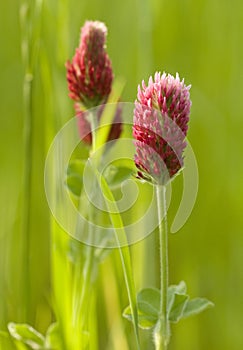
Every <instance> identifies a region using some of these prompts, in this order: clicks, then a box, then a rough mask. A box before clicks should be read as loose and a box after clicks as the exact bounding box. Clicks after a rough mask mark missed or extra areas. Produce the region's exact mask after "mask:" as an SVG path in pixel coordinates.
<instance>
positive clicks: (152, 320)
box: [123, 306, 158, 329]
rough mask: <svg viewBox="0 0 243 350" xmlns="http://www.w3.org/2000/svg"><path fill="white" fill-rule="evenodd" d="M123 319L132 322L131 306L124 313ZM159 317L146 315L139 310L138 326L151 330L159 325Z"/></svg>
mask: <svg viewBox="0 0 243 350" xmlns="http://www.w3.org/2000/svg"><path fill="white" fill-rule="evenodd" d="M123 317H125V318H126V319H127V320H129V321H131V322H132V313H131V308H130V306H128V307H126V308H125V310H124V311H123ZM157 320H158V316H156V317H155V316H152V315H148V314H144V313H143V312H142V311H141V310H139V309H138V326H139V328H141V329H151V328H152V327H154V326H155V325H156V323H157Z"/></svg>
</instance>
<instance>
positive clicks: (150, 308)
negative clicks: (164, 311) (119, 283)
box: [137, 288, 160, 316]
mask: <svg viewBox="0 0 243 350" xmlns="http://www.w3.org/2000/svg"><path fill="white" fill-rule="evenodd" d="M137 301H138V309H139V310H140V311H141V312H143V313H145V314H147V315H151V316H158V312H159V307H160V291H159V290H158V289H156V288H144V289H142V290H141V291H140V292H139V293H138V295H137Z"/></svg>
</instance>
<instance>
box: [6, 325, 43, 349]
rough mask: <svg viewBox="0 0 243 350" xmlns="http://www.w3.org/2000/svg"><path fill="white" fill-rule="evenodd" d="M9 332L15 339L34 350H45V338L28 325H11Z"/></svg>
mask: <svg viewBox="0 0 243 350" xmlns="http://www.w3.org/2000/svg"><path fill="white" fill-rule="evenodd" d="M8 330H9V333H10V335H11V336H12V338H13V339H15V340H17V341H19V342H21V343H22V344H25V345H28V346H29V347H30V348H31V349H33V350H38V349H43V348H44V342H45V338H44V336H43V335H42V334H40V333H39V332H37V331H36V330H35V329H34V328H32V327H31V326H30V325H28V324H17V323H9V324H8Z"/></svg>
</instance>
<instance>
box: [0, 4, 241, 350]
mask: <svg viewBox="0 0 243 350" xmlns="http://www.w3.org/2000/svg"><path fill="white" fill-rule="evenodd" d="M32 6H33V2H32ZM19 7H20V3H19V1H16V0H11V1H9V2H4V1H2V2H1V3H0V23H1V30H0V39H1V55H0V67H1V68H0V69H1V75H0V77H1V79H0V92H1V104H0V115H1V122H2V124H1V129H0V132H1V138H0V146H1V147H0V150H1V152H0V154H1V173H0V193H1V210H0V222H1V232H0V300H1V301H0V328H1V329H4V328H5V327H6V324H7V322H8V321H15V322H17V321H24V320H23V318H22V315H21V305H20V293H21V291H22V290H23V288H24V285H23V280H22V273H23V271H22V269H21V263H20V262H21V261H22V258H23V257H22V256H21V252H22V244H23V243H24V242H23V237H22V236H21V219H22V218H21V208H20V205H21V201H20V197H21V194H22V184H23V179H22V174H23V168H24V164H23V159H24V158H23V157H24V148H23V138H22V135H23V127H24V125H23V123H24V117H23V92H22V85H23V78H24V66H23V64H22V61H21V36H20V22H19ZM85 19H99V20H102V21H105V23H106V24H107V26H108V30H109V35H108V52H109V54H110V57H111V58H112V62H113V68H114V71H115V73H116V75H117V76H121V77H123V78H124V79H125V80H126V86H125V90H124V94H123V100H124V101H129V102H130V101H133V100H134V99H135V97H136V89H137V84H138V83H139V82H140V81H141V80H142V79H145V80H147V79H148V77H149V75H150V74H152V73H154V72H155V71H156V70H162V71H163V70H166V71H169V72H171V73H172V74H174V73H175V72H176V71H178V72H179V73H180V75H181V76H182V77H185V80H186V83H187V84H189V83H191V84H192V89H191V96H192V101H193V106H192V115H191V122H190V132H189V138H190V141H191V143H192V146H193V149H194V151H195V153H196V156H197V161H198V164H199V175H200V186H199V193H198V198H197V203H196V206H195V208H194V211H193V213H192V215H191V217H190V218H189V220H188V222H187V224H186V225H185V226H184V227H183V228H182V229H181V230H180V232H179V233H178V234H177V235H174V236H170V242H169V243H170V267H171V273H170V280H171V282H173V283H174V282H179V281H180V280H181V279H185V280H186V282H187V284H188V286H189V292H190V293H191V294H192V295H194V296H196V295H197V294H200V295H205V296H207V297H208V298H210V299H212V300H213V301H214V302H215V304H216V307H215V308H214V309H213V310H210V311H207V312H205V314H202V315H200V316H198V317H195V318H193V319H191V320H190V319H189V320H186V321H183V322H182V323H181V324H179V325H176V326H175V327H173V337H172V344H171V349H180V350H184V349H185V350H195V349H197V350H205V348H209V349H221V350H224V349H225V350H228V349H229V348H230V349H231V350H234V349H235V350H238V349H240V348H242V346H243V336H242V331H241V328H242V321H243V316H242V314H243V297H242V290H243V271H242V257H243V236H242V227H243V216H242V209H243V204H242V198H243V183H242V173H243V162H242V161H241V159H242V149H243V139H242V135H241V134H242V129H243V119H242V114H243V99H242V96H241V95H242V91H243V70H242V62H243V46H242V32H243V4H242V2H241V1H240V0H233V1H231V2H228V1H226V0H222V1H219V0H204V1H202V0H201V1H197V2H195V1H192V0H184V1H178V0H175V1H173V2H172V1H166V0H164V1H162V2H161V1H159V0H153V1H148V0H147V1H143V2H142V1H139V0H137V1H129V0H124V1H122V2H110V1H108V0H105V1H102V2H100V1H98V0H91V1H83V2H78V1H75V0H70V1H68V0H65V1H62V2H60V1H57V0H52V1H45V0H44V1H43V14H42V23H41V24H42V29H41V33H40V37H38V38H37V39H38V42H39V45H40V51H39V55H38V57H37V64H36V69H35V72H34V80H33V89H34V91H33V115H32V117H33V141H34V143H33V149H32V159H33V166H32V172H31V178H32V185H31V208H30V210H31V211H30V213H31V222H30V227H31V230H30V256H29V261H30V267H29V273H30V290H29V295H30V298H29V307H30V316H29V322H31V323H32V325H33V326H35V327H37V328H38V329H39V330H40V331H45V329H46V328H47V326H48V325H49V323H50V322H51V319H52V313H51V307H50V299H51V296H50V265H49V249H50V245H49V241H50V236H49V219H48V217H49V210H48V207H47V205H46V201H45V196H44V187H43V169H44V168H43V167H44V161H45V155H46V152H47V149H48V146H49V144H50V142H51V139H52V137H53V136H54V135H55V133H56V131H57V130H58V129H59V128H60V127H61V126H62V125H63V124H64V123H65V121H66V120H68V119H69V118H70V117H71V116H72V115H73V110H72V103H71V102H70V101H69V99H68V97H67V87H66V81H65V68H64V63H65V61H66V60H67V59H68V58H71V57H72V55H73V53H74V48H75V46H76V45H77V43H78V38H79V30H80V26H81V25H82V24H83V23H84V21H85ZM173 188H174V192H173V203H172V205H171V208H170V212H169V220H170V222H172V220H173V217H174V214H175V211H176V208H177V205H178V203H179V198H180V193H181V179H179V178H178V179H177V180H176V181H175V184H174V186H173ZM155 241H156V240H155V235H154V234H152V235H151V236H150V237H148V238H147V239H146V240H144V241H143V242H140V243H138V244H136V245H134V246H133V249H132V251H133V259H134V271H135V278H136V284H137V288H141V287H142V286H145V285H148V284H156V283H157V277H156V276H157V272H158V271H157V264H156V256H157V253H158V252H157V247H156V243H155ZM114 254H116V253H114ZM109 259H110V258H109ZM145 259H147V260H145ZM108 262H109V261H106V262H105V263H104V264H105V265H104V266H102V268H101V277H102V278H101V279H100V281H99V284H98V286H97V288H98V291H100V294H101V295H102V300H103V301H104V305H103V304H102V300H101V301H99V300H98V301H97V303H98V310H99V319H98V320H97V322H98V324H99V326H98V328H99V336H100V339H101V340H100V341H101V344H102V346H103V347H102V349H103V348H104V346H106V344H110V345H107V346H108V349H113V348H116V345H115V344H114V343H112V339H113V340H114V339H115V337H116V336H118V337H119V336H120V337H121V338H120V339H122V336H121V334H120V335H119V332H123V331H122V330H121V329H120V328H119V325H120V324H121V322H123V325H124V327H125V332H126V334H129V333H131V332H132V329H131V327H130V325H129V324H127V323H126V321H125V320H124V321H122V320H121V319H119V309H122V308H123V307H124V306H125V305H126V304H127V296H126V293H125V291H124V293H122V294H121V295H120V294H119V293H120V290H119V289H120V287H119V289H118V290H116V288H117V286H116V285H115V282H114V281H116V278H117V281H118V282H117V283H119V281H120V284H121V285H122V284H123V282H121V281H122V275H121V272H119V263H118V264H117V265H118V267H117V268H116V269H118V271H116V273H115V272H113V273H111V274H109V278H110V279H112V281H111V282H110V281H109V279H107V278H106V274H107V270H106V269H105V266H106V264H108ZM107 269H108V271H109V269H111V267H107ZM112 276H113V277H112ZM117 276H119V278H118V277H117ZM106 283H110V285H111V286H112V285H113V286H114V287H112V291H113V288H114V294H113V293H111V295H112V296H113V298H114V301H113V302H114V307H115V308H116V310H117V311H116V313H115V315H114V314H110V312H111V310H110V311H109V312H108V311H107V320H106V316H105V312H106V311H105V306H106V304H105V301H106V300H107V298H108V297H109V296H107V293H108V292H111V291H110V290H109V291H107V290H106V288H105V287H104V284H106ZM117 298H120V300H118V299H117ZM116 315H117V316H116ZM112 320H116V321H115V322H116V323H115V324H116V325H117V328H115V326H112V324H113V321H112ZM111 328H112V330H111ZM110 333H112V334H113V336H111V338H110V340H109V339H108V335H109V334H110ZM122 334H123V333H122ZM144 337H146V336H144ZM130 341H131V340H129V342H128V345H126V344H124V345H123V346H124V347H123V349H125V348H126V346H127V347H128V348H129V346H132V345H131V343H130ZM145 343H146V342H145V341H144V344H145ZM0 344H1V343H0ZM129 344H130V345H129ZM2 346H3V345H2ZM3 349H5V346H4V347H3ZM131 349H132V347H131ZM144 349H149V345H147V346H146V345H144Z"/></svg>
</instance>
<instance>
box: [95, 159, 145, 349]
mask: <svg viewBox="0 0 243 350" xmlns="http://www.w3.org/2000/svg"><path fill="white" fill-rule="evenodd" d="M91 165H92V164H91ZM93 170H94V172H95V175H96V177H97V180H98V182H99V185H100V188H101V190H102V193H103V195H104V199H105V201H106V205H107V209H108V212H109V215H110V219H111V223H112V225H113V227H114V230H115V231H116V229H117V230H119V231H120V233H116V241H117V246H118V249H119V253H120V258H121V263H122V269H123V274H124V278H125V283H126V288H127V293H128V299H129V303H130V307H131V313H132V321H133V327H134V332H135V337H136V346H137V349H138V350H139V349H140V342H139V332H138V313H137V299H136V292H135V285H134V280H133V273H132V262H131V256H130V251H129V247H128V246H123V245H124V242H126V241H127V237H126V232H125V229H124V225H123V222H122V218H121V216H120V214H119V211H118V208H117V205H116V201H115V198H114V196H113V194H112V192H111V190H110V188H109V186H108V184H107V182H106V180H105V178H104V177H103V176H102V174H100V173H99V172H98V170H97V169H96V168H95V167H93ZM119 235H121V236H122V238H120V236H119Z"/></svg>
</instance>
